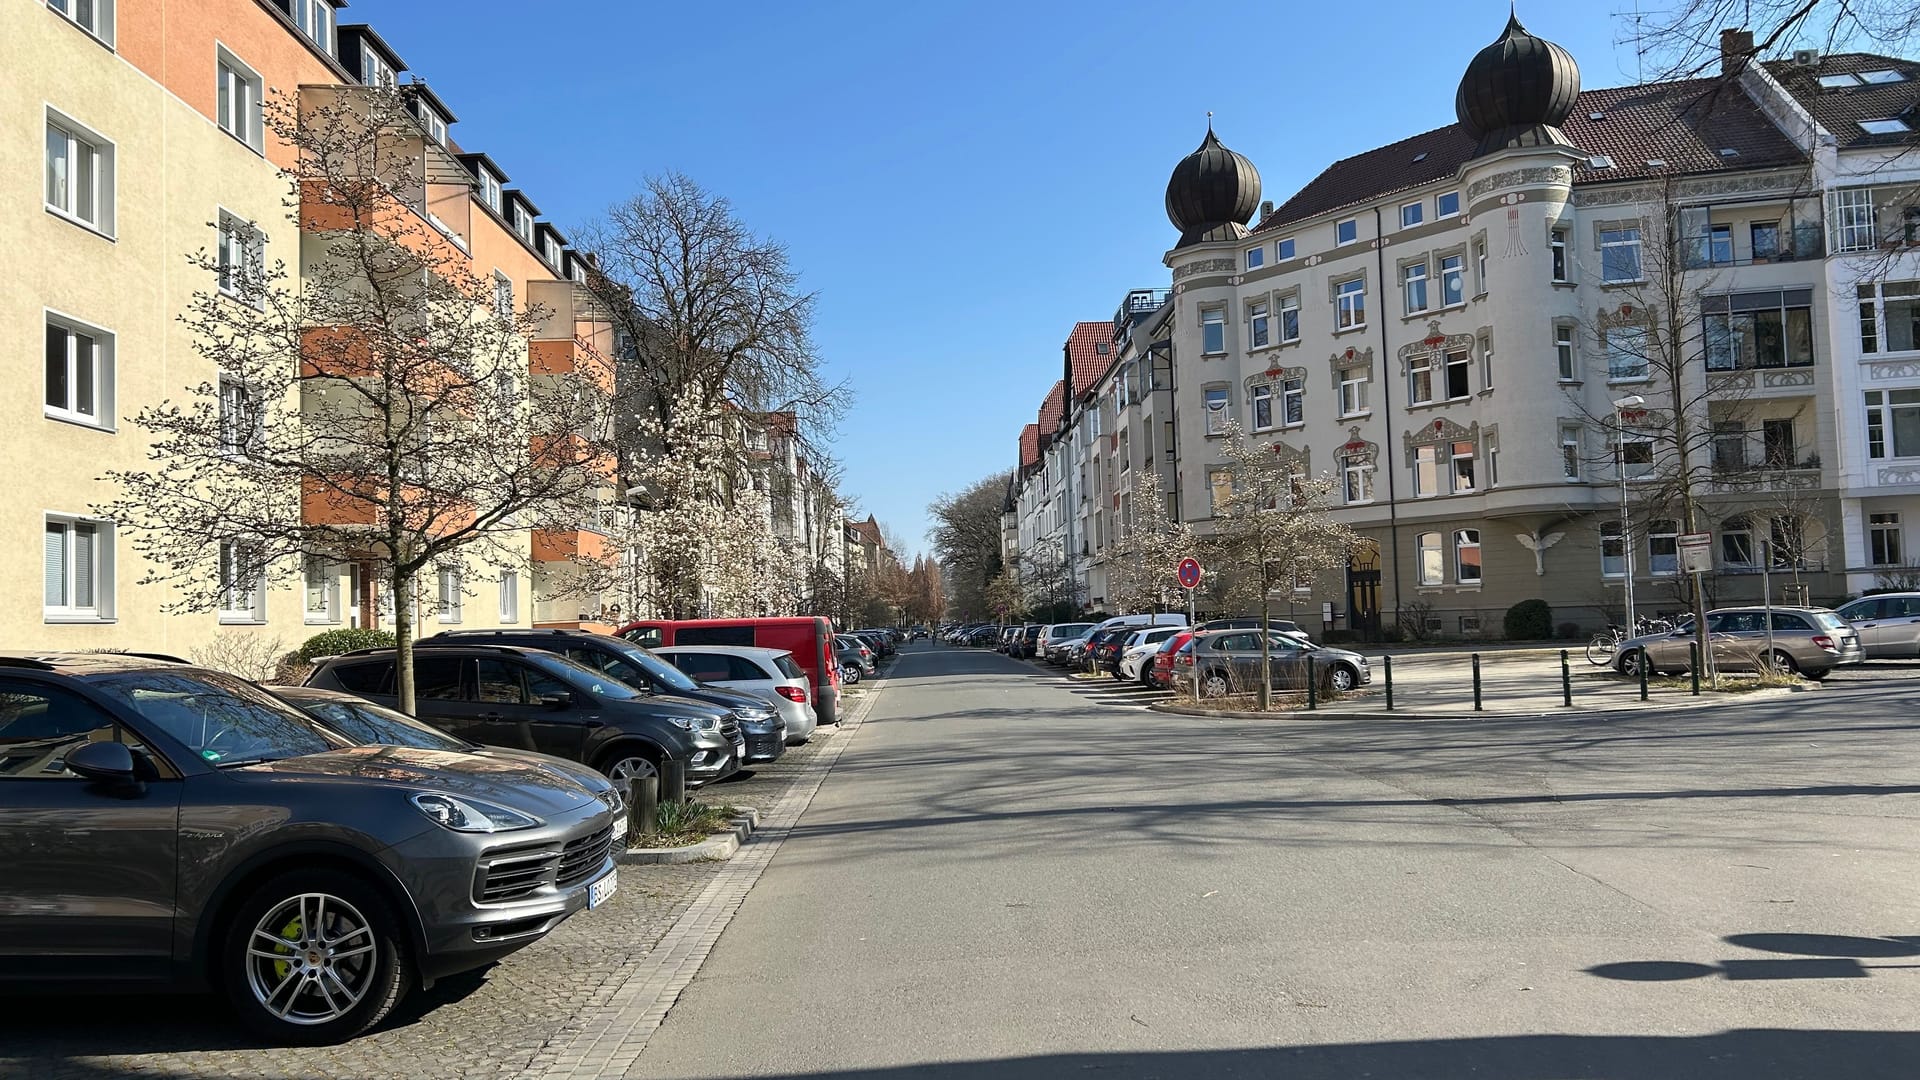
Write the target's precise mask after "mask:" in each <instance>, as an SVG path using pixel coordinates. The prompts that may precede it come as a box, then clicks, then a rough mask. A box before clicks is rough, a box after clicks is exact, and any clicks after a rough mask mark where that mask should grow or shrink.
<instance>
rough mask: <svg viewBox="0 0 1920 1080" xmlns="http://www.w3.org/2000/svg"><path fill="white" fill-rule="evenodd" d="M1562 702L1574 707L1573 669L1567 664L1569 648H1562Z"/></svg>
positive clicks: (1565, 705)
mask: <svg viewBox="0 0 1920 1080" xmlns="http://www.w3.org/2000/svg"><path fill="white" fill-rule="evenodd" d="M1560 704H1561V705H1562V706H1564V707H1566V708H1569V709H1571V708H1573V669H1572V668H1570V667H1568V666H1567V650H1565V649H1561V650H1560Z"/></svg>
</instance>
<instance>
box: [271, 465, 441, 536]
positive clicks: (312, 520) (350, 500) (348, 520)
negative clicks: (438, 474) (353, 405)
mask: <svg viewBox="0 0 1920 1080" xmlns="http://www.w3.org/2000/svg"><path fill="white" fill-rule="evenodd" d="M400 503H401V510H400V512H401V514H402V520H403V522H404V524H405V527H406V528H407V529H408V530H409V531H414V532H427V533H429V534H431V535H434V536H444V535H446V534H448V533H451V532H453V531H455V530H457V529H461V528H465V527H466V526H468V525H471V524H472V523H473V521H474V511H473V507H472V505H471V504H468V503H464V502H460V501H457V500H453V499H448V498H445V497H441V496H438V495H437V494H436V493H432V492H428V491H426V490H424V489H422V488H419V487H415V486H412V485H406V486H403V487H402V488H401V492H400ZM388 513H389V503H388V500H387V494H386V491H385V489H384V487H383V485H382V484H381V482H380V481H379V480H377V479H374V478H371V477H343V478H336V479H335V480H333V481H331V482H329V481H325V480H321V479H320V478H318V477H304V478H302V480H301V481H300V520H301V521H302V522H303V523H305V524H308V525H329V526H333V527H336V528H343V529H369V530H377V529H383V528H385V527H386V525H387V521H388Z"/></svg>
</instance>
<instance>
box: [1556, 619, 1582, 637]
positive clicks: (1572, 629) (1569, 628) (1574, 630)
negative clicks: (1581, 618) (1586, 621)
mask: <svg viewBox="0 0 1920 1080" xmlns="http://www.w3.org/2000/svg"><path fill="white" fill-rule="evenodd" d="M1582 636H1583V635H1582V634H1581V633H1580V624H1579V623H1571V622H1563V623H1561V624H1560V626H1559V638H1560V640H1561V641H1578V640H1579V639H1580V638H1581V637H1582Z"/></svg>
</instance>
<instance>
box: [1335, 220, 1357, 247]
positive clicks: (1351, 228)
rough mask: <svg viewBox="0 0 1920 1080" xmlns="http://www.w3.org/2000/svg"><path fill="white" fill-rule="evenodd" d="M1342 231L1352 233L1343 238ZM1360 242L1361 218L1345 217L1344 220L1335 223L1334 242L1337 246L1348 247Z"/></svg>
mask: <svg viewBox="0 0 1920 1080" xmlns="http://www.w3.org/2000/svg"><path fill="white" fill-rule="evenodd" d="M1342 232H1348V233H1351V234H1352V235H1351V236H1347V237H1344V238H1342V237H1341V235H1340V234H1341V233H1342ZM1359 242H1360V219H1359V218H1343V219H1342V220H1340V221H1336V222H1334V223H1333V244H1334V246H1335V247H1346V246H1347V245H1348V244H1357V243H1359Z"/></svg>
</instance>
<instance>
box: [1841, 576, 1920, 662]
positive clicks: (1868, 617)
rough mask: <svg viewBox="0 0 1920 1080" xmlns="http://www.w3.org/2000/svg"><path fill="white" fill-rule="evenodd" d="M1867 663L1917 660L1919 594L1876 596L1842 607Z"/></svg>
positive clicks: (1883, 594)
mask: <svg viewBox="0 0 1920 1080" xmlns="http://www.w3.org/2000/svg"><path fill="white" fill-rule="evenodd" d="M1837 614H1838V615H1839V616H1840V617H1841V618H1843V619H1845V620H1847V621H1848V622H1849V623H1852V624H1853V629H1854V632H1855V633H1857V634H1859V635H1860V648H1861V651H1862V652H1863V654H1864V655H1865V656H1866V658H1867V659H1868V660H1885V659H1894V658H1901V659H1912V658H1914V657H1920V593H1914V592H1900V593H1877V594H1875V595H1873V596H1863V597H1861V598H1860V599H1858V600H1855V601H1854V602H1852V603H1850V604H1845V605H1842V606H1841V608H1840V610H1839V612H1838V613H1837Z"/></svg>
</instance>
